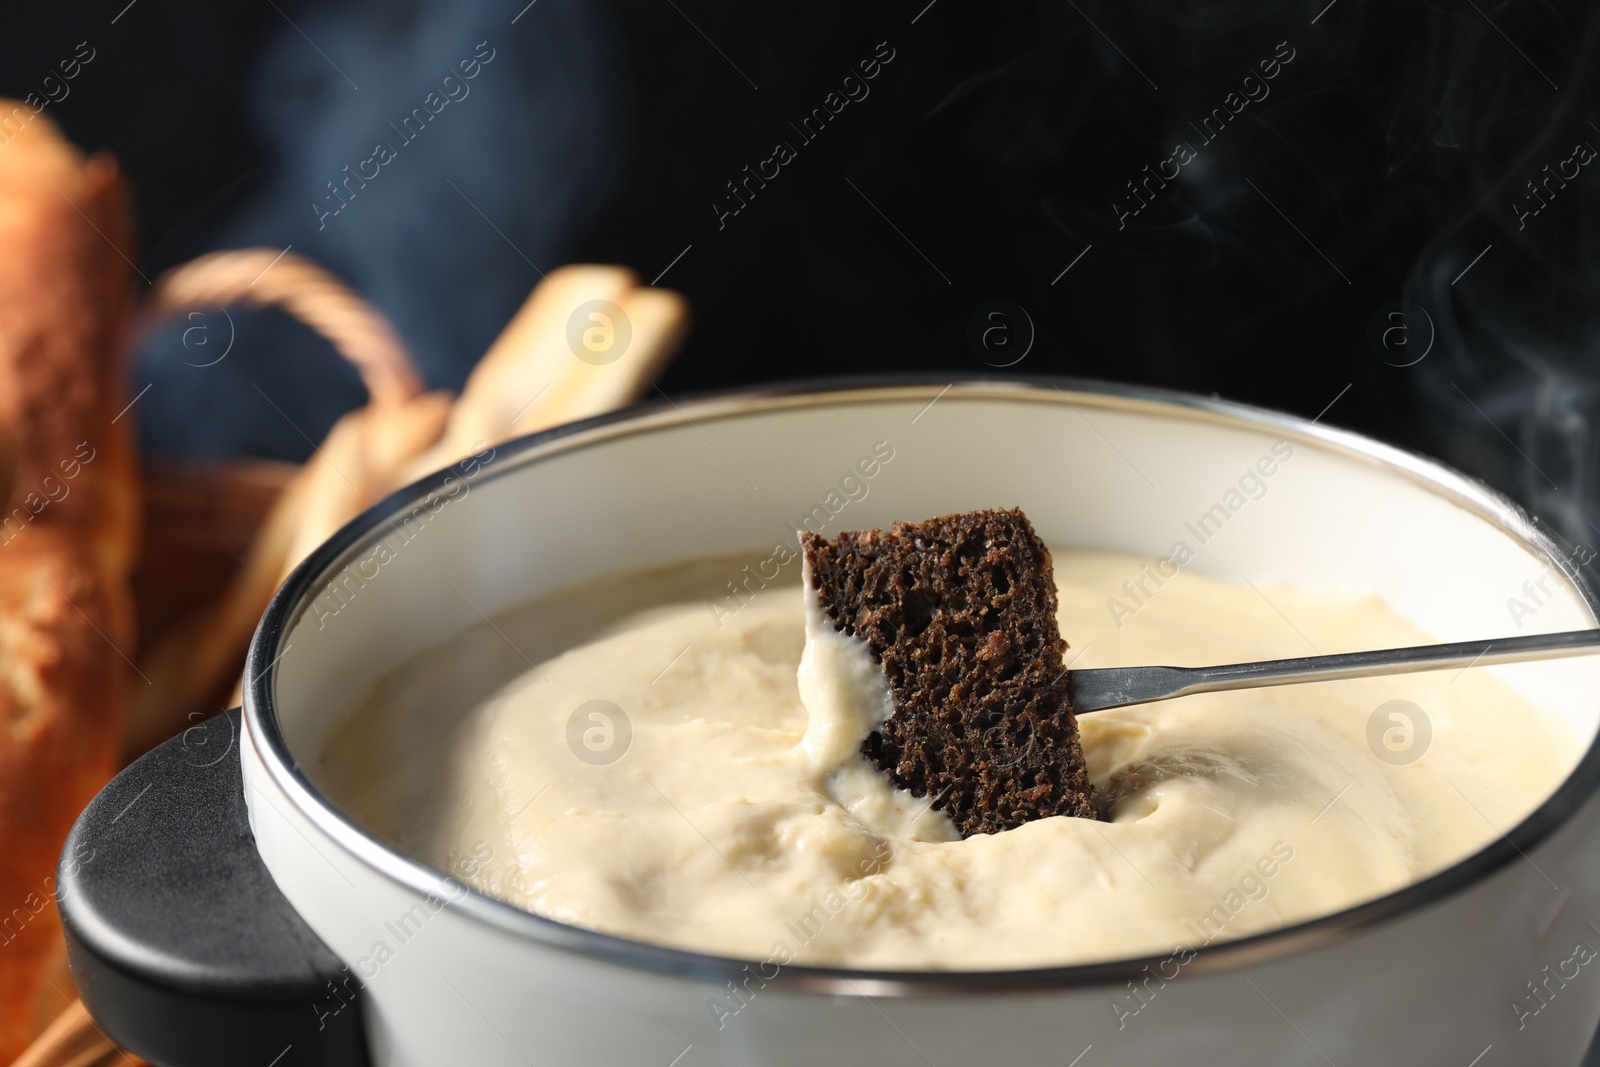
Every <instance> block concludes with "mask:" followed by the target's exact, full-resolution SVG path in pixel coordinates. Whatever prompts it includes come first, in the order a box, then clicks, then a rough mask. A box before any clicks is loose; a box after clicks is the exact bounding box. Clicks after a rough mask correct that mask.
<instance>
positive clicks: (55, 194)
mask: <svg viewBox="0 0 1600 1067" xmlns="http://www.w3.org/2000/svg"><path fill="white" fill-rule="evenodd" d="M0 114H9V115H11V116H13V118H14V119H20V118H21V117H22V116H28V119H27V121H26V122H23V123H21V124H20V127H14V126H12V125H9V124H8V125H7V126H4V127H0V249H3V250H4V255H3V256H0V453H3V454H4V457H5V458H4V460H3V462H0V468H3V469H4V470H5V471H6V477H4V478H0V490H4V495H3V497H0V508H3V511H0V1063H9V1062H10V1061H11V1060H12V1059H13V1058H14V1057H15V1056H16V1055H17V1054H18V1053H20V1052H21V1051H22V1050H23V1049H24V1048H25V1047H26V1046H27V1044H28V1041H29V1039H30V1038H31V1037H32V1035H33V1034H34V1033H35V1032H36V1031H37V1030H38V1029H39V1027H40V1026H41V1025H42V1023H43V1022H44V1021H46V1020H48V1019H49V1018H51V1017H53V1016H55V1015H56V1014H58V1013H59V1012H60V1011H61V1009H62V1008H64V1007H65V1006H66V1004H67V1000H64V999H63V997H70V996H71V995H72V990H71V988H70V984H69V982H68V980H67V978H66V975H65V972H64V968H63V966H62V958H63V953H62V944H61V934H60V928H59V924H58V920H57V917H56V910H55V884H56V883H55V871H56V861H57V859H58V857H59V854H60V850H61V844H62V841H63V839H64V838H65V837H66V834H67V830H68V829H69V828H70V827H71V825H72V821H73V819H74V818H75V817H76V816H77V814H78V812H79V811H80V810H81V809H82V808H83V806H84V805H85V804H86V803H88V801H89V799H90V798H91V797H92V796H93V795H94V794H95V792H96V791H97V790H98V789H99V787H100V786H101V785H103V784H104V783H105V781H106V780H107V779H108V778H109V777H110V776H111V774H112V772H113V770H114V769H115V766H116V759H117V754H118V752H119V749H120V741H121V738H120V733H121V718H122V710H123V706H124V703H125V700H126V687H127V684H128V677H129V674H130V672H131V670H132V667H131V664H130V663H129V661H128V657H131V655H132V653H133V632H132V631H133V625H132V611H131V608H130V604H129V598H128V593H127V575H128V572H129V569H130V568H131V566H132V563H133V558H134V553H135V551H136V547H137V546H136V543H135V542H136V529H137V522H138V497H137V490H136V481H135V476H134V459H133V446H132V440H131V436H130V433H129V431H130V428H131V425H132V417H131V414H130V413H127V412H125V411H124V410H123V409H124V408H125V407H126V405H127V404H128V398H127V396H126V390H125V387H124V384H123V380H122V374H123V371H122V366H121V345H122V343H123V326H124V320H125V313H126V309H127V303H128V299H129V295H130V281H131V278H132V273H133V267H132V264H131V262H130V261H129V260H130V258H131V256H132V250H131V244H130V240H131V233H132V226H131V221H130V215H129V211H128V194H127V190H126V187H125V185H124V183H123V181H122V179H121V177H120V176H119V174H118V171H117V167H116V164H115V163H114V162H112V161H111V160H110V159H109V158H106V157H103V156H96V157H94V158H91V159H88V160H85V159H84V158H83V156H82V155H81V154H80V153H78V152H77V151H76V150H75V149H74V148H73V147H72V146H71V145H69V144H67V143H66V141H65V140H63V139H62V137H61V134H60V132H59V131H58V130H57V129H56V128H55V126H54V124H53V123H51V122H50V120H49V119H47V118H45V117H44V116H43V115H41V114H35V113H33V111H32V109H31V108H29V107H27V106H26V105H22V104H14V103H13V102H10V101H0ZM91 862H92V861H91Z"/></svg>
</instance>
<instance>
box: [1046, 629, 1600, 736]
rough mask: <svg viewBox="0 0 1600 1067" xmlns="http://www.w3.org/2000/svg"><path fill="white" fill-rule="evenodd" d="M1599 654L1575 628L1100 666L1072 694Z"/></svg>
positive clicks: (1191, 690)
mask: <svg viewBox="0 0 1600 1067" xmlns="http://www.w3.org/2000/svg"><path fill="white" fill-rule="evenodd" d="M1596 652H1600V630H1570V631H1567V632H1565V633H1557V634H1531V635H1528V636H1525V637H1496V638H1492V639H1490V640H1487V641H1457V642H1454V643H1451V644H1444V645H1416V646H1413V647H1411V648H1386V649H1380V650H1378V651H1375V652H1346V653H1342V654H1339V655H1334V656H1304V657H1301V658H1299V659H1274V660H1263V661H1261V662H1259V663H1229V664H1225V665H1222V666H1217V667H1094V668H1088V669H1085V670H1072V671H1069V672H1068V673H1067V695H1068V699H1069V700H1070V701H1071V703H1072V710H1073V711H1074V712H1076V713H1077V714H1079V715H1082V714H1084V713H1086V712H1091V711H1107V710H1109V709H1111V708H1125V707H1127V706H1128V705H1130V704H1150V703H1153V702H1155V701H1157V700H1171V699H1173V698H1174V697H1184V696H1191V695H1193V694H1195V693H1222V692H1227V691H1229V690H1232V689H1260V688H1262V687H1265V686H1269V685H1298V684H1300V683H1302V682H1325V681H1330V680H1333V679H1339V678H1372V677H1375V676H1378V675H1384V674H1410V673H1413V672H1416V671H1437V670H1445V669H1447V668H1450V667H1460V668H1462V669H1465V668H1467V667H1476V666H1487V665H1489V664H1492V663H1520V662H1524V661H1527V660H1541V659H1560V658H1563V657H1566V656H1587V655H1592V654H1594V653H1596Z"/></svg>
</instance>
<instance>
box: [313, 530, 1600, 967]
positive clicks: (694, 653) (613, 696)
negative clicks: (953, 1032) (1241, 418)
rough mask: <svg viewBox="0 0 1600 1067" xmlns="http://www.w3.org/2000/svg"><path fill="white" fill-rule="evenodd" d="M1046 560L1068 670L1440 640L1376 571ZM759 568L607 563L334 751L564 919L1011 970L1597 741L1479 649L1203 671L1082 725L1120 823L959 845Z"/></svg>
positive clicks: (1353, 848)
mask: <svg viewBox="0 0 1600 1067" xmlns="http://www.w3.org/2000/svg"><path fill="white" fill-rule="evenodd" d="M1053 555H1054V560H1055V569H1056V583H1057V586H1058V589H1059V592H1060V601H1061V611H1060V616H1059V617H1060V624H1061V631H1062V634H1063V636H1064V637H1066V639H1067V641H1068V642H1069V644H1070V645H1071V650H1070V651H1069V652H1068V662H1069V663H1071V664H1072V665H1073V666H1076V667H1096V666H1113V665H1119V664H1178V665H1192V664H1205V663H1224V662H1235V661H1242V660H1256V659H1272V658H1280V657H1286V656H1300V655H1313V654H1316V653H1319V652H1320V653H1331V652H1340V651H1355V650H1359V649H1367V648H1383V647H1390V646H1399V645H1408V644H1419V643H1424V642H1427V641H1429V640H1430V638H1429V636H1428V635H1427V634H1425V633H1423V632H1422V631H1421V630H1419V629H1418V628H1416V627H1415V626H1414V625H1412V624H1411V623H1409V622H1408V621H1407V620H1405V619H1404V618H1402V617H1400V616H1399V615H1397V614H1396V613H1394V612H1393V611H1392V610H1390V609H1389V608H1388V607H1387V606H1386V605H1385V604H1384V603H1383V601H1382V600H1381V599H1379V598H1378V597H1375V596H1372V595H1369V594H1363V593H1355V592H1338V593H1329V592H1317V593H1313V592H1308V591H1303V590H1297V589H1292V588H1284V587H1277V586H1262V587H1260V589H1259V591H1258V590H1257V589H1254V588H1251V587H1250V586H1234V585H1230V584H1227V583H1222V582H1217V581H1213V580H1210V579H1207V578H1205V577H1202V576H1200V575H1196V574H1192V573H1189V572H1186V571H1185V572H1181V573H1180V574H1179V575H1178V576H1177V577H1176V578H1174V579H1170V580H1168V581H1167V582H1166V584H1164V585H1162V586H1161V587H1160V588H1159V589H1157V590H1155V592H1154V596H1153V597H1151V598H1150V599H1149V600H1148V601H1147V602H1146V603H1144V604H1143V605H1142V606H1141V607H1140V608H1139V610H1138V612H1137V613H1136V614H1134V615H1133V616H1131V617H1128V616H1127V615H1126V613H1124V616H1123V617H1122V618H1121V619H1120V625H1119V622H1118V620H1114V619H1113V618H1112V615H1111V613H1110V612H1109V611H1108V610H1107V599H1108V597H1111V596H1115V595H1119V594H1120V593H1121V586H1122V583H1123V582H1124V581H1126V580H1129V579H1137V578H1138V577H1139V575H1140V565H1141V563H1143V562H1144V561H1143V560H1141V559H1139V558H1136V557H1132V556H1126V555H1119V554H1112V553H1099V552H1078V551H1071V550H1056V551H1054V552H1053ZM741 563H742V561H738V560H731V559H730V560H710V561H705V562H702V563H697V564H693V565H689V566H684V567H678V568H673V569H669V570H666V571H661V572H652V573H643V574H632V575H626V576H618V577H612V578H608V579H605V580H602V581H599V582H595V583H591V584H588V585H584V586H581V587H575V588H572V589H568V590H564V591H562V592H559V593H557V594H554V595H552V596H549V597H545V598H541V599H540V600H538V601H535V602H533V603H530V604H528V605H525V606H523V607H521V608H519V609H516V610H514V611H511V612H508V613H506V614H504V615H502V616H500V617H497V618H496V620H495V623H494V625H492V626H491V625H487V624H485V625H482V626H478V627H475V628H473V629H471V630H468V631H466V632H464V633H463V634H461V635H460V636H458V637H457V638H456V639H454V640H452V641H451V642H449V643H447V644H445V645H443V646H440V647H439V648H436V649H434V650H432V651H430V652H428V653H425V654H423V655H421V656H419V657H417V658H415V659H414V660H412V661H411V662H410V663H408V664H406V665H405V666H403V667H401V668H400V669H399V670H397V671H395V672H393V673H392V674H390V675H389V676H387V677H386V678H385V679H384V680H383V681H382V682H380V684H379V685H377V686H376V687H375V688H374V689H373V690H372V691H371V692H370V693H369V694H368V695H367V696H366V697H365V698H363V699H362V700H361V701H359V702H358V703H357V704H355V705H354V706H353V707H352V708H350V709H349V710H348V711H347V712H346V714H345V715H344V716H343V717H342V718H341V720H340V721H339V722H338V723H337V724H336V725H335V727H334V729H333V730H332V731H331V733H330V735H329V739H328V742H327V744H326V746H325V749H324V752H323V755H322V759H321V761H320V763H319V764H318V766H317V767H315V768H313V774H314V776H315V777H316V779H317V780H318V782H319V784H321V785H322V787H323V788H324V789H325V790H326V791H327V792H328V794H329V795H330V796H331V797H332V798H333V799H334V801H335V802H336V803H337V804H339V805H340V806H341V807H343V808H344V809H345V810H346V811H347V812H349V813H350V814H351V815H352V816H353V817H354V818H356V819H357V820H358V821H360V822H362V823H364V824H365V825H367V826H368V827H370V828H371V829H372V830H373V831H374V832H376V833H377V834H378V835H379V836H381V837H383V838H385V839H386V840H388V841H389V842H391V843H392V844H393V845H394V846H395V847H397V848H399V849H400V850H401V851H404V852H406V853H409V854H411V855H414V856H416V857H418V858H419V859H422V860H423V861H425V862H428V863H430V864H432V865H434V866H436V867H438V868H439V869H441V870H445V871H449V872H451V873H453V874H455V875H456V876H457V877H460V878H463V879H464V880H466V881H467V882H469V883H470V884H472V885H474V886H475V887H476V888H479V889H481V890H483V891H484V892H486V893H489V894H491V895H493V896H496V897H499V898H501V899H503V900H506V901H508V902H511V903H513V904H517V905H520V906H522V907H525V908H528V909H530V910H532V911H535V912H538V913H540V914H544V915H548V916H551V917H553V918H556V919H561V920H564V921H568V922H572V923H577V924H580V925H583V926H589V927H593V928H595V929H599V930H603V931H606V932H609V933H614V934H620V935H623V936H627V937H634V938H638V939H642V940H647V941H654V942H660V943H666V944H672V945H678V946H682V947H685V948H690V949H695V950H698V951H704V952H714V953H720V954H727V955H733V956H739V957H745V958H750V959H757V960H773V961H776V962H779V963H787V962H790V961H796V962H805V963H818V964H822V963H826V964H842V965H848V966H861V967H904V968H934V969H987V968H1003V967H1025V966H1048V965H1053V964H1066V963H1082V962H1091V961H1098V960H1108V959H1115V958H1120V957H1128V956H1136V955H1145V954H1162V955H1165V954H1167V953H1171V952H1174V951H1175V950H1180V949H1187V950H1192V949H1195V948H1198V947H1200V946H1202V945H1204V944H1207V943H1210V942H1212V941H1220V940H1228V939H1232V938H1236V937H1240V936H1243V935H1246V934H1251V933H1257V932H1260V931H1263V930H1268V929H1271V928H1274V927H1278V926H1282V925H1285V924H1287V923H1292V922H1295V921H1299V920H1303V919H1309V918H1313V917H1315V916H1318V915H1322V914H1327V913H1329V912H1333V911H1337V910H1340V909H1342V908H1345V907H1349V906H1351V905H1354V904H1358V903H1360V902H1362V901H1364V900H1368V899H1371V898H1373V897H1375V896H1378V895H1381V894H1383V893H1386V892H1389V891H1391V890H1393V889H1396V888H1399V887H1401V886H1403V885H1405V884H1407V883H1409V882H1412V881H1415V880H1417V879H1419V878H1421V877H1424V876H1426V875H1428V874H1430V873H1432V872H1435V871H1437V870H1439V869H1440V868H1442V867H1445V866H1447V865H1449V864H1451V863H1453V862H1454V861H1456V860H1458V859H1460V858H1462V857H1464V856H1465V855H1467V854H1469V853H1471V852H1473V851H1475V850H1477V849H1478V848H1480V847H1482V846H1484V845H1485V844H1487V843H1488V842H1490V841H1491V840H1493V839H1494V838H1496V837H1498V836H1499V832H1500V830H1502V829H1507V828H1509V827H1510V826H1512V825H1513V824H1515V823H1516V822H1517V821H1518V820H1520V819H1521V818H1522V817H1523V816H1525V815H1526V814H1527V813H1528V812H1529V811H1531V810H1532V809H1533V808H1534V807H1535V806H1537V804H1538V803H1539V802H1540V801H1541V800H1542V799H1543V798H1544V797H1545V796H1547V795H1548V794H1549V793H1550V792H1551V791H1552V790H1553V789H1554V788H1555V786H1556V785H1557V784H1559V782H1560V781H1561V780H1562V778H1563V777H1564V776H1565V775H1566V773H1567V772H1568V771H1569V770H1570V768H1571V767H1572V765H1573V764H1574V763H1575V762H1576V760H1577V758H1578V756H1579V754H1580V746H1579V745H1578V744H1577V743H1576V741H1575V739H1573V738H1571V737H1570V736H1568V734H1567V732H1566V730H1565V728H1564V727H1563V726H1562V725H1561V724H1560V723H1558V722H1557V721H1556V720H1555V718H1554V716H1552V715H1550V714H1548V713H1547V712H1545V711H1543V710H1541V709H1539V708H1536V707H1534V706H1532V705H1531V704H1530V703H1528V702H1527V701H1526V700H1525V699H1524V698H1522V697H1521V696H1520V695H1519V694H1517V693H1516V691H1514V690H1513V689H1511V688H1510V687H1509V686H1506V685H1505V684H1504V683H1502V682H1500V681H1499V680H1498V679H1496V678H1495V677H1494V676H1493V675H1491V674H1490V673H1488V672H1487V671H1484V670H1477V669H1475V670H1467V671H1445V672H1439V673H1433V674H1421V675H1411V676H1396V677H1392V678H1375V679H1355V680H1348V681H1335V682H1324V683H1317V684H1314V685H1303V686H1291V687H1283V688H1277V689H1263V690H1256V691H1253V692H1240V693H1227V694H1207V695H1202V696H1194V697H1187V698H1183V699H1180V700H1174V701H1169V702H1165V703H1160V704H1152V705H1147V706H1143V707H1138V708H1129V709H1122V710H1118V711H1110V712H1099V713H1095V714H1093V715H1087V716H1084V717H1083V718H1082V719H1081V720H1080V729H1081V731H1082V737H1083V744H1084V750H1085V754H1086V757H1087V760H1088V765H1089V773H1090V778H1091V781H1092V782H1093V784H1094V787H1095V790H1096V795H1097V797H1099V798H1101V799H1102V800H1103V801H1104V803H1105V804H1106V805H1108V806H1109V809H1110V811H1111V813H1112V819H1111V821H1110V822H1092V821H1088V820H1081V819H1067V818H1051V819H1044V820H1040V821H1038V822H1033V823H1029V824H1028V825H1026V826H1023V827H1020V828H1018V829H1016V830H1011V831H1008V832H1006V833H1002V834H996V835H990V836H978V837H972V838H969V839H967V840H965V841H961V840H956V839H955V834H954V832H953V830H952V828H951V827H950V824H949V820H948V819H946V818H945V817H944V816H943V815H942V814H941V813H939V812H937V811H931V810H929V808H928V805H927V800H926V798H915V797H912V796H910V795H909V794H907V793H905V792H903V791H897V790H893V789H892V788H890V786H889V783H888V782H887V781H886V780H884V779H883V778H882V777H881V776H879V775H877V774H876V773H875V772H874V771H873V770H872V768H871V767H870V766H869V765H868V764H867V763H866V761H865V760H864V759H861V758H860V757H859V755H858V753H856V751H855V748H856V745H857V744H858V740H856V739H858V738H859V737H860V736H861V730H862V729H863V728H864V727H870V725H871V722H872V720H873V717H874V716H880V718H879V719H878V721H881V715H883V714H887V713H888V712H889V709H888V707H887V705H881V704H880V705H875V704H874V700H873V694H874V693H878V692H881V690H879V689H874V687H873V685H874V682H875V681H876V679H875V678H873V677H872V671H871V668H872V665H871V663H870V660H868V659H867V658H866V656H865V654H864V650H863V648H862V646H860V644H859V643H858V642H854V641H849V640H846V639H844V638H843V637H842V635H839V634H838V633H837V632H836V631H833V630H832V629H831V627H830V626H829V624H828V623H827V621H826V619H825V618H824V617H823V616H822V614H821V612H820V610H817V609H810V610H808V608H807V605H805V604H804V603H803V600H802V597H801V593H800V588H799V585H798V583H795V584H790V585H787V586H782V587H779V586H771V587H769V588H767V589H764V590H762V591H761V592H759V593H756V594H755V595H754V598H753V599H752V600H750V601H749V602H748V603H746V604H745V605H744V606H743V607H742V608H741V609H740V610H739V611H737V612H735V613H732V614H728V613H726V612H719V613H714V612H712V611H711V610H710V609H709V608H708V606H707V603H708V601H711V600H716V599H718V598H720V597H721V594H722V592H723V591H724V586H725V583H726V582H727V581H728V579H730V578H732V577H735V576H737V575H738V574H739V569H740V564H741ZM808 632H809V634H810V638H811V640H810V641H809V642H808V640H807V636H808ZM802 692H803V693H804V700H802ZM1394 701H1406V702H1410V703H1409V705H1408V704H1393V703H1391V702H1394ZM808 706H809V707H810V709H811V714H809V715H808V712H807V707H808ZM1418 753H1421V755H1420V756H1418V755H1417V754H1418Z"/></svg>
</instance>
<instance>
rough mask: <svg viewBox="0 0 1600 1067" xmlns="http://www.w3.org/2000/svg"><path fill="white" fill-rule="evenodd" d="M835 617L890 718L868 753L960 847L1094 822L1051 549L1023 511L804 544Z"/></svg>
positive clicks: (826, 607)
mask: <svg viewBox="0 0 1600 1067" xmlns="http://www.w3.org/2000/svg"><path fill="white" fill-rule="evenodd" d="M800 541H801V546H802V549H803V551H804V553H805V559H806V563H807V566H808V569H809V574H810V579H811V586H812V588H813V589H814V590H815V592H816V595H817V596H818V598H819V599H820V601H821V605H822V609H823V612H824V614H825V615H826V616H827V617H828V619H829V620H830V621H831V622H832V623H833V624H834V626H835V627H837V628H838V629H839V630H841V631H843V632H844V633H845V634H847V635H850V636H853V637H857V638H861V639H864V640H865V641H866V643H867V647H868V650H869V651H870V653H871V655H872V658H873V660H874V662H876V663H877V664H878V665H879V666H880V667H881V668H882V669H883V673H884V676H885V678H886V679H887V681H888V683H889V692H890V695H891V697H892V698H893V703H894V713H893V714H892V715H891V716H890V717H889V719H888V721H887V722H885V723H884V725H883V728H882V730H881V731H877V732H874V733H873V734H871V735H870V736H869V737H868V738H867V740H866V742H865V743H863V745H862V746H861V748H862V752H863V753H864V754H865V755H866V757H867V759H869V760H870V761H872V762H873V763H874V764H876V765H877V766H878V767H879V768H880V769H881V770H883V771H884V772H885V773H887V774H888V775H889V777H890V778H891V779H892V780H893V781H894V784H895V785H897V786H899V787H900V788H902V789H906V790H909V791H910V792H911V793H912V794H913V795H914V796H919V797H927V796H931V797H934V798H935V799H934V801H933V806H934V807H935V808H938V809H940V810H942V811H944V812H945V813H946V814H947V815H948V816H949V817H950V820H951V821H952V822H953V823H954V824H955V826H956V828H957V829H958V830H959V831H960V832H961V834H962V836H963V837H967V836H971V835H972V834H990V833H998V832H1000V831H1002V830H1010V829H1013V828H1015V827H1018V826H1021V825H1022V824H1023V823H1025V822H1031V821H1032V820H1034V819H1043V818H1046V817H1048V816H1051V815H1071V816H1076V817H1079V818H1086V819H1092V818H1096V817H1097V816H1096V813H1095V809H1094V804H1093V802H1092V800H1091V798H1090V792H1089V782H1088V778H1087V776H1086V774H1085V772H1084V765H1083V750H1082V748H1081V747H1080V746H1079V744H1078V724H1077V720H1076V719H1075V718H1074V717H1073V714H1072V708H1071V707H1070V706H1069V704H1068V703H1067V672H1066V669H1065V667H1064V666H1063V665H1062V659H1063V654H1064V652H1065V650H1066V647H1067V644H1066V642H1065V641H1063V640H1062V639H1061V632H1060V630H1059V628H1058V627H1057V625H1056V587H1055V579H1054V576H1053V573H1052V570H1051V566H1050V553H1049V551H1048V550H1047V549H1046V548H1045V546H1044V543H1043V542H1042V541H1040V540H1039V537H1038V535H1037V534H1035V533H1034V532H1033V526H1032V524H1030V523H1029V522H1028V519H1027V516H1025V515H1023V514H1022V512H1021V511H1019V510H1016V509H1009V510H993V511H969V512H964V513H962V514H959V515H944V516H941V517H939V518H936V519H929V520H928V521H926V522H919V523H908V522H897V523H895V524H894V525H893V526H891V527H889V529H888V530H866V531H862V532H854V533H842V534H840V535H839V536H838V538H836V539H835V540H833V541H828V540H826V539H824V538H823V537H821V536H819V535H817V534H813V533H810V532H809V531H807V532H802V533H801V535H800Z"/></svg>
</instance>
